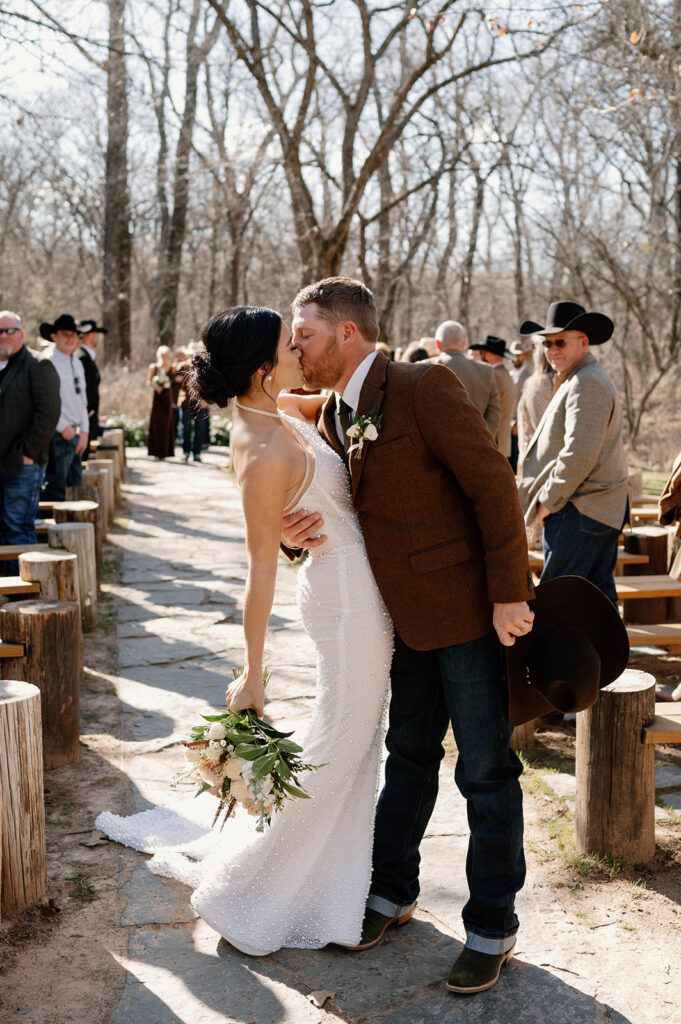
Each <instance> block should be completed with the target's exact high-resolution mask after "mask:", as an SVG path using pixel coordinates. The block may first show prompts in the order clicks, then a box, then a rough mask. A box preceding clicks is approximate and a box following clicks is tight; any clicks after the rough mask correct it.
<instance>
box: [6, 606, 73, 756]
mask: <svg viewBox="0 0 681 1024" xmlns="http://www.w3.org/2000/svg"><path fill="white" fill-rule="evenodd" d="M0 633H1V634H2V638H3V640H5V641H7V642H9V643H17V644H18V643H23V644H24V656H23V658H5V659H4V662H5V667H4V669H3V672H4V674H5V675H6V676H9V677H11V676H14V677H17V676H19V675H21V676H22V678H23V679H25V680H26V681H27V682H29V683H33V685H34V686H37V687H38V689H39V690H40V704H41V710H42V726H43V758H44V762H45V768H60V767H61V766H62V765H64V764H71V763H72V762H73V761H77V760H78V755H79V731H80V730H79V726H80V713H79V708H80V679H81V674H82V669H81V666H82V644H83V637H82V632H81V626H80V612H79V608H78V605H77V604H75V602H73V601H15V602H13V603H11V604H8V605H5V607H4V608H1V609H0Z"/></svg>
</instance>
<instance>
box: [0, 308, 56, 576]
mask: <svg viewBox="0 0 681 1024" xmlns="http://www.w3.org/2000/svg"><path fill="white" fill-rule="evenodd" d="M59 409H60V401H59V377H58V375H57V372H56V370H55V368H54V366H53V364H52V363H51V362H50V361H49V360H47V359H36V358H35V356H33V355H32V354H31V353H30V352H29V351H28V349H27V348H26V346H25V345H24V330H23V326H22V323H21V318H20V317H19V315H18V314H17V313H13V312H12V311H11V310H9V309H5V310H2V311H1V312H0V544H35V543H36V541H37V537H36V532H35V520H36V515H37V512H38V502H39V500H40V488H41V487H42V483H43V477H44V475H45V464H46V462H47V456H48V452H49V448H50V440H51V438H52V434H53V433H54V429H55V427H56V425H57V420H58V419H59ZM3 571H4V573H6V574H7V575H10V576H14V575H16V574H17V573H18V571H19V567H18V564H17V562H15V561H12V562H5V563H4V570H3Z"/></svg>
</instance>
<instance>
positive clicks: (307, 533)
mask: <svg viewBox="0 0 681 1024" xmlns="http://www.w3.org/2000/svg"><path fill="white" fill-rule="evenodd" d="M323 525H324V520H323V518H322V517H321V516H320V514H319V512H307V511H305V509H298V510H297V511H296V512H289V514H288V515H287V516H284V518H283V519H282V521H281V542H282V544H283V545H284V547H287V548H290V549H291V550H296V549H300V548H318V547H319V545H320V544H323V543H324V541H325V540H326V534H323V533H320V532H319V531H320V530H321V528H322V527H323Z"/></svg>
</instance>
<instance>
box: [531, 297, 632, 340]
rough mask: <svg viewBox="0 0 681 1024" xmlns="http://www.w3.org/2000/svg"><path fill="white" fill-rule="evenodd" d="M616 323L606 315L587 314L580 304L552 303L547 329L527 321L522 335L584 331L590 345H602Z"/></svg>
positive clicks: (610, 334) (547, 315)
mask: <svg viewBox="0 0 681 1024" xmlns="http://www.w3.org/2000/svg"><path fill="white" fill-rule="evenodd" d="M614 327H615V325H614V323H613V322H612V320H611V319H610V317H609V316H606V315H605V313H587V311H586V310H585V309H584V306H580V305H579V303H578V302H552V303H551V305H550V306H549V311H548V313H547V314H546V327H542V326H541V324H536V323H535V322H534V320H526V321H525V323H524V324H523V325H522V327H521V328H520V333H521V334H523V335H524V334H560V332H561V331H582V332H583V333H584V334H586V336H587V338H588V339H589V344H590V345H602V344H603V342H605V341H607V340H608V339H609V338H610V337H611V336H612V332H613V330H614Z"/></svg>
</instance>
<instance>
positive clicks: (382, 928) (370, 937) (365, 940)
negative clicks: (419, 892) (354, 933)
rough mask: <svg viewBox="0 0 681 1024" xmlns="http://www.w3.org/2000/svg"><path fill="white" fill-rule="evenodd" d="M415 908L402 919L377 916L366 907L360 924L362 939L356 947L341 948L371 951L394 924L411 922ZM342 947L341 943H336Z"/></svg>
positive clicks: (377, 913)
mask: <svg viewBox="0 0 681 1024" xmlns="http://www.w3.org/2000/svg"><path fill="white" fill-rule="evenodd" d="M415 910H416V907H412V909H411V910H409V911H408V912H407V913H406V914H404V915H403V916H402V917H388V916H387V915H386V914H379V912H378V911H377V910H371V908H369V907H367V909H366V910H365V911H364V921H363V922H362V938H361V939H360V940H359V945H357V946H345V945H344V946H343V949H355V950H361V949H371V947H372V946H377V945H378V944H379V942H380V941H381V939H382V938H383V936H384V935H385V933H386V932H387V930H388V928H390V927H392V925H394V924H406V923H407V921H411V919H412V917H413V916H414V911H415ZM337 945H342V943H337Z"/></svg>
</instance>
